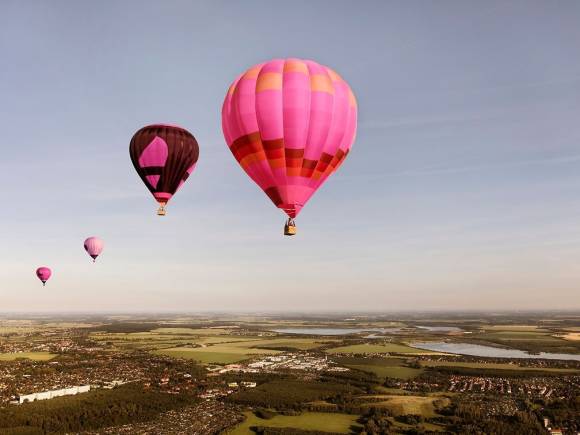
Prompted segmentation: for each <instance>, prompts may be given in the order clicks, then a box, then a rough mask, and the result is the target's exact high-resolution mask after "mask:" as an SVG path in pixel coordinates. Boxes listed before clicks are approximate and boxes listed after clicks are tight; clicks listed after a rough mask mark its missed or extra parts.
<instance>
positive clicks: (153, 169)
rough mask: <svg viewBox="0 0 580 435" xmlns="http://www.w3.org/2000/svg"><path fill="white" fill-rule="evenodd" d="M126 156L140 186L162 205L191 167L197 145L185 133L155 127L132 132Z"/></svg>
mask: <svg viewBox="0 0 580 435" xmlns="http://www.w3.org/2000/svg"><path fill="white" fill-rule="evenodd" d="M129 153H130V155H131V161H132V162H133V166H134V167H135V170H136V171H137V173H138V174H139V177H141V180H143V183H145V185H146V186H147V188H148V189H149V191H150V192H151V193H152V194H153V196H154V197H155V199H156V200H157V201H158V202H159V203H166V202H168V201H169V200H170V199H171V197H172V196H173V195H174V194H175V192H177V190H178V189H179V188H180V187H181V186H182V185H183V183H184V182H185V181H186V180H187V178H188V177H189V175H190V174H191V172H192V171H193V169H194V168H195V164H196V163H197V159H198V158H199V146H198V144H197V141H196V140H195V138H194V137H193V135H192V134H191V133H190V132H188V131H187V130H185V129H183V128H181V127H177V126H172V125H165V124H156V125H149V126H147V127H143V128H142V129H141V130H139V131H138V132H137V133H135V135H134V136H133V138H132V139H131V144H130V145H129Z"/></svg>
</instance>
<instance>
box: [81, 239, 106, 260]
mask: <svg viewBox="0 0 580 435" xmlns="http://www.w3.org/2000/svg"><path fill="white" fill-rule="evenodd" d="M104 246H105V244H104V243H103V241H102V240H101V239H99V238H98V237H89V238H88V239H87V240H85V251H87V253H88V254H89V255H90V256H91V257H92V258H93V263H94V262H95V260H96V259H97V257H98V256H99V255H101V252H103V247H104Z"/></svg>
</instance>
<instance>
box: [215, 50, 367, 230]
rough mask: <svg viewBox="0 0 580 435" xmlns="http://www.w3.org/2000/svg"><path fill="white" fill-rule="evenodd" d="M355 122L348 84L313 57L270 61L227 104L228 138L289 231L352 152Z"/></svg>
mask: <svg viewBox="0 0 580 435" xmlns="http://www.w3.org/2000/svg"><path fill="white" fill-rule="evenodd" d="M356 120H357V105H356V100H355V97H354V94H353V93H352V91H351V89H350V87H349V86H348V84H347V83H346V82H345V81H344V80H343V79H342V78H341V77H340V76H339V75H338V74H337V73H336V72H334V71H333V70H331V69H330V68H328V67H326V66H323V65H320V64H318V63H316V62H313V61H311V60H300V59H286V60H284V59H275V60H271V61H269V62H266V63H262V64H259V65H256V66H253V67H252V68H250V69H249V70H247V71H246V72H245V73H243V74H242V75H240V76H239V77H238V78H237V79H236V80H235V81H234V83H233V84H232V85H231V86H230V88H229V90H228V93H227V95H226V97H225V100H224V103H223V107H222V128H223V132H224V136H225V139H226V142H227V144H228V146H229V148H230V150H231V152H232V153H233V155H234V157H235V158H236V160H237V161H238V163H239V164H240V166H241V167H242V168H243V169H244V171H245V172H246V173H247V174H248V175H249V176H250V177H251V178H252V180H254V182H255V183H256V184H258V186H259V187H260V188H261V189H262V190H263V191H264V192H265V193H266V195H267V196H268V197H269V198H270V199H271V200H272V202H273V203H274V204H275V205H276V207H278V208H280V209H282V210H283V211H284V212H285V213H286V214H287V215H288V220H287V221H286V225H285V226H284V234H286V235H289V236H290V235H294V234H296V225H295V223H294V218H295V217H296V216H298V213H300V210H301V209H302V207H304V205H305V204H306V203H307V202H308V200H309V199H310V198H311V197H312V195H313V194H314V192H316V190H317V189H318V188H319V187H320V186H321V185H322V184H323V183H324V182H325V181H326V179H327V178H328V177H329V176H330V174H332V173H333V172H334V171H336V170H337V169H338V167H339V166H340V165H341V164H342V162H343V161H344V159H345V158H346V156H347V155H348V153H349V150H350V147H351V145H352V143H353V141H354V137H355V134H356Z"/></svg>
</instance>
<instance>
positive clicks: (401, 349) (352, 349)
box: [326, 343, 438, 355]
mask: <svg viewBox="0 0 580 435" xmlns="http://www.w3.org/2000/svg"><path fill="white" fill-rule="evenodd" d="M326 352H328V353H354V354H357V353H358V354H364V353H402V354H405V353H408V354H413V353H415V354H423V355H429V354H436V353H438V352H430V351H425V350H422V349H415V348H414V347H409V346H405V345H404V344H396V343H387V344H353V345H351V346H341V347H334V348H332V349H328V350H327V351H326Z"/></svg>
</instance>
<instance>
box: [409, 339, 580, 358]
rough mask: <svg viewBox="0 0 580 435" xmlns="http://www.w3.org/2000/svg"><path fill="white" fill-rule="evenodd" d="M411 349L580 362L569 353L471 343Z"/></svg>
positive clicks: (424, 344)
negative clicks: (502, 347)
mask: <svg viewBox="0 0 580 435" xmlns="http://www.w3.org/2000/svg"><path fill="white" fill-rule="evenodd" d="M411 347H414V348H417V349H425V350H432V351H436V352H445V353H455V354H459V355H470V356H483V357H490V358H529V359H560V360H574V361H580V355H574V354H571V353H546V352H540V353H539V354H537V355H536V354H530V353H527V352H525V351H523V350H518V349H501V348H498V347H492V346H483V345H481V344H471V343H446V342H429V343H413V344H411Z"/></svg>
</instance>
